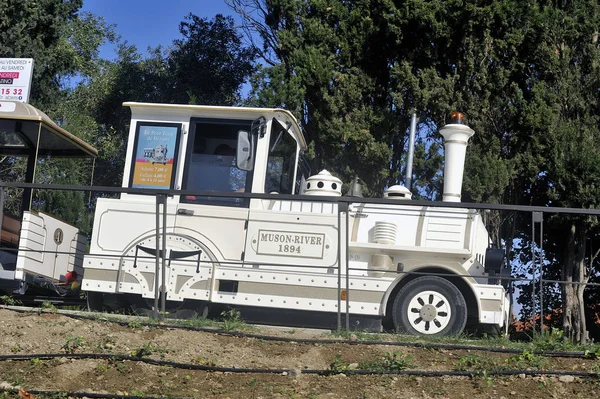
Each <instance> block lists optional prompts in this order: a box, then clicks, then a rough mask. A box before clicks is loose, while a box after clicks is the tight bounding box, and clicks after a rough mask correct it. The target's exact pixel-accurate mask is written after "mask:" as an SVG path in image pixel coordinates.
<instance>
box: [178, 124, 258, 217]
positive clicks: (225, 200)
mask: <svg viewBox="0 0 600 399" xmlns="http://www.w3.org/2000/svg"><path fill="white" fill-rule="evenodd" d="M250 125H251V121H232V120H193V121H192V124H191V129H190V137H189V139H188V140H189V142H188V146H189V148H188V152H187V153H188V155H187V159H186V165H185V168H184V174H183V185H182V188H183V189H184V190H186V191H207V192H214V193H236V192H238V193H243V192H249V191H250V184H251V172H247V171H244V170H240V169H238V168H237V166H236V162H235V154H236V146H237V132H238V131H240V130H249V129H250ZM181 202H187V203H217V204H219V205H238V206H239V205H242V204H243V203H245V201H244V199H243V198H234V197H214V196H204V195H202V196H199V195H186V196H182V198H181Z"/></svg>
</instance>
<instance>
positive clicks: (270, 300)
mask: <svg viewBox="0 0 600 399" xmlns="http://www.w3.org/2000/svg"><path fill="white" fill-rule="evenodd" d="M125 105H128V106H130V107H131V110H132V123H131V131H130V136H129V142H128V146H129V147H128V148H129V149H130V150H129V151H128V152H127V159H126V163H125V165H126V168H125V173H124V178H123V186H124V187H127V186H128V184H129V181H130V176H129V175H130V173H131V170H130V169H131V165H132V159H133V158H132V157H133V156H134V155H133V154H132V150H131V148H133V146H134V142H135V129H136V124H137V123H138V122H153V123H178V124H180V125H181V130H182V140H181V141H180V148H179V159H180V160H184V159H186V151H187V150H188V149H189V148H190V145H188V144H187V141H188V138H187V135H188V134H189V132H190V120H191V118H198V117H201V118H215V119H243V120H248V119H250V120H252V119H256V118H258V117H260V116H264V117H265V118H266V121H267V129H266V132H267V133H266V136H265V137H264V138H261V139H259V140H258V142H257V147H256V162H255V165H254V171H253V173H254V176H253V179H252V185H251V192H253V193H264V192H265V189H264V187H265V174H266V170H267V167H268V165H267V162H266V159H267V156H268V153H269V146H268V143H269V139H270V137H269V135H270V132H271V125H272V123H274V122H273V118H276V119H277V120H279V121H281V122H282V124H287V126H289V130H288V131H289V134H291V135H292V137H293V138H294V140H296V142H297V146H298V149H299V150H301V149H304V148H305V146H306V145H305V142H304V138H303V137H302V134H301V132H300V129H299V126H298V124H297V122H296V120H295V119H294V118H293V116H291V114H289V113H288V112H286V111H283V110H274V109H257V108H228V107H203V106H175V105H156V104H153V105H148V104H136V103H127V104H125ZM184 168H185V164H184V162H179V164H178V166H177V170H176V171H175V175H174V176H175V177H174V179H175V180H174V188H175V189H176V190H177V189H180V188H181V187H182V182H183V175H184ZM166 210H167V223H166V231H167V255H166V257H167V259H169V258H171V255H169V254H173V253H189V254H190V255H189V256H186V257H184V258H179V259H176V260H173V259H172V260H171V261H170V262H167V265H166V267H167V268H168V270H166V273H165V275H166V281H165V285H166V287H167V293H168V296H167V298H168V299H170V300H173V301H183V300H185V299H201V300H207V301H210V302H213V303H223V304H232V305H248V306H258V307H265V308H269V307H271V308H283V309H296V310H308V311H315V312H337V311H338V310H341V311H342V312H345V311H346V302H345V301H339V296H340V290H341V289H343V290H346V287H347V288H348V290H347V292H346V293H345V294H344V295H348V297H349V304H350V305H349V306H350V308H349V311H350V313H352V314H355V315H366V316H376V317H383V316H385V315H386V312H387V311H388V308H387V307H388V304H389V301H393V300H394V298H393V297H392V292H393V289H394V287H395V286H396V285H397V284H399V283H400V282H401V280H402V279H403V278H404V277H405V276H406V275H407V274H406V273H407V272H418V271H419V270H423V268H425V267H436V268H438V269H440V268H441V269H443V270H447V271H448V273H452V274H457V275H463V277H460V278H462V279H464V281H466V283H467V285H468V287H470V290H471V292H470V295H471V296H472V297H473V298H475V299H474V300H475V301H476V302H477V303H476V308H477V309H478V310H477V311H478V318H479V321H480V322H481V323H488V324H495V325H498V326H502V325H503V324H504V322H505V320H506V314H507V312H508V302H507V300H506V298H505V292H504V289H503V288H502V286H500V285H490V284H487V281H488V276H487V275H486V274H485V273H484V267H483V264H484V261H485V259H484V258H485V253H486V248H488V244H489V238H488V234H487V231H486V229H485V227H484V225H483V222H482V220H481V217H480V215H479V213H478V212H476V211H472V210H467V209H449V208H433V207H429V208H425V207H416V206H411V205H410V202H409V201H408V202H407V201H401V202H398V203H392V202H391V201H390V203H388V204H384V205H374V204H362V203H360V202H357V203H354V204H352V205H351V206H350V209H349V210H348V212H345V211H342V212H339V213H338V205H337V204H336V203H335V202H329V201H324V200H319V197H314V198H312V199H310V200H309V199H307V197H304V198H302V199H300V198H299V199H298V200H289V199H285V200H280V199H278V198H277V196H273V199H270V200H266V199H256V198H253V199H250V201H249V203H248V206H247V207H231V206H219V205H207V204H196V203H183V202H181V201H180V196H179V195H173V196H171V197H168V198H167V206H166ZM155 212H156V205H155V197H154V196H143V195H134V194H122V195H121V198H120V199H99V200H98V203H97V207H96V214H95V219H94V227H93V234H92V237H91V243H90V254H89V255H87V256H86V257H85V261H84V269H85V273H84V279H83V282H82V284H83V285H82V288H83V289H84V290H89V291H98V292H105V293H132V294H141V295H142V296H144V297H147V298H151V297H153V296H154V286H153V284H154V283H153V282H154V273H155V269H156V258H155V257H154V256H150V255H148V254H145V255H144V256H141V255H140V254H139V253H138V254H137V256H136V248H137V251H138V252H139V247H138V246H142V247H144V248H155V247H156V245H157V244H156V214H155ZM378 222H380V224H378ZM386 223H387V224H386ZM391 225H395V226H396V228H395V229H394V228H392V229H391V230H390V231H396V235H395V237H393V238H389V237H388V238H389V239H387V240H379V241H380V242H375V241H376V240H375V239H374V235H375V232H376V229H378V228H383V227H388V228H389V227H390V226H391ZM392 227H393V226H392ZM386 234H388V233H386ZM390 234H391V233H390ZM386 237H387V236H386ZM161 240H162V238H161ZM382 242H383V243H382ZM194 251H201V252H200V255H198V254H195V255H193V254H192V253H193V252H194ZM374 256H375V257H374ZM388 257H389V259H391V262H389V261H387V259H388ZM373 259H377V260H378V262H379V261H380V260H383V261H384V262H383V263H382V264H383V266H382V264H379V263H378V264H377V265H374V264H373ZM222 281H227V282H231V281H234V282H236V284H237V289H236V290H222V289H220V284H221V282H222ZM338 281H340V282H341V289H338ZM160 284H162V281H161V282H160ZM465 296H466V295H465ZM338 304H340V306H341V308H340V309H338Z"/></svg>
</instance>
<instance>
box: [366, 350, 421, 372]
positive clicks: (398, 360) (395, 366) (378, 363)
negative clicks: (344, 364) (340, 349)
mask: <svg viewBox="0 0 600 399" xmlns="http://www.w3.org/2000/svg"><path fill="white" fill-rule="evenodd" d="M412 360H413V358H412V356H410V355H404V354H403V353H402V352H401V351H395V352H394V353H389V352H386V353H384V355H383V357H382V358H379V359H375V360H371V361H366V362H360V363H359V364H358V368H359V369H361V370H371V371H400V370H405V369H407V368H410V367H412Z"/></svg>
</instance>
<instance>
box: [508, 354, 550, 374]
mask: <svg viewBox="0 0 600 399" xmlns="http://www.w3.org/2000/svg"><path fill="white" fill-rule="evenodd" d="M506 364H507V365H509V366H511V367H513V368H515V369H527V368H533V369H544V368H546V367H547V366H548V359H546V358H544V357H542V356H538V355H536V354H534V353H533V352H530V351H527V350H524V351H523V353H521V354H520V355H513V356H510V357H509V358H508V359H506Z"/></svg>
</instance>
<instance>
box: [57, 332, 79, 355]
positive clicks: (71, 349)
mask: <svg viewBox="0 0 600 399" xmlns="http://www.w3.org/2000/svg"><path fill="white" fill-rule="evenodd" d="M83 346H85V338H84V337H74V336H72V335H69V336H68V337H67V342H65V343H64V344H63V346H62V347H61V349H62V350H64V351H65V353H75V351H76V350H77V349H79V348H81V347H83Z"/></svg>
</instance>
